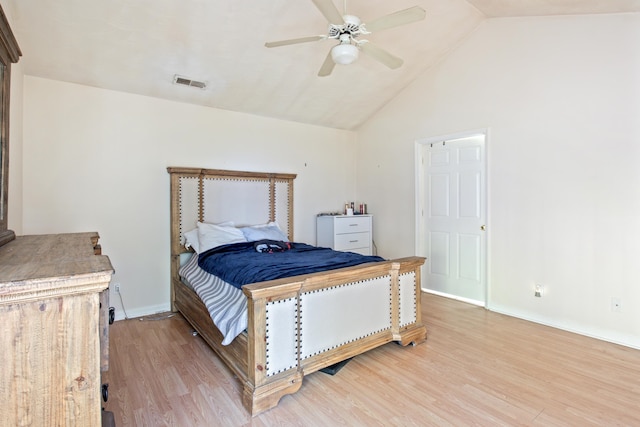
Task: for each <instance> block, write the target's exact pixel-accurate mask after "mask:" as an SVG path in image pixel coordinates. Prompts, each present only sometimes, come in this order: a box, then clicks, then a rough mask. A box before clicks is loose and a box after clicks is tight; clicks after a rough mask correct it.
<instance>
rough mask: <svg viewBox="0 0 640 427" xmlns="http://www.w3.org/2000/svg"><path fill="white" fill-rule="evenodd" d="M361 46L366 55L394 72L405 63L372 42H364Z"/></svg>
mask: <svg viewBox="0 0 640 427" xmlns="http://www.w3.org/2000/svg"><path fill="white" fill-rule="evenodd" d="M359 46H360V49H361V50H362V51H363V52H364V53H366V54H367V55H369V56H370V57H372V58H373V59H375V60H376V61H379V62H381V63H383V64H384V65H386V66H387V67H389V68H391V69H392V70H395V69H396V68H399V67H400V66H401V65H402V64H403V63H404V61H403V60H402V59H400V58H398V57H397V56H393V55H392V54H390V53H389V52H387V51H386V50H384V49H382V48H380V47H378V46H376V45H374V44H372V43H371V42H368V41H365V40H362V42H360V44H359Z"/></svg>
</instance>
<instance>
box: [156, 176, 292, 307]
mask: <svg viewBox="0 0 640 427" xmlns="http://www.w3.org/2000/svg"><path fill="white" fill-rule="evenodd" d="M167 171H168V172H169V174H170V176H171V219H170V221H171V303H172V306H173V299H174V289H173V283H174V282H173V281H174V280H179V278H178V269H179V268H180V254H182V253H184V252H187V250H186V249H185V247H184V233H185V232H187V231H189V230H192V229H194V228H195V227H196V223H197V222H198V221H200V222H210V223H221V222H225V221H233V222H234V223H235V225H236V226H243V225H255V224H263V223H266V222H270V221H276V222H277V223H278V225H279V226H280V227H281V228H282V230H283V231H284V232H285V233H286V234H287V236H288V237H289V239H290V240H293V239H294V236H293V180H294V179H295V178H296V175H295V174H285V173H266V172H242V171H229V170H220V169H201V168H181V167H168V168H167Z"/></svg>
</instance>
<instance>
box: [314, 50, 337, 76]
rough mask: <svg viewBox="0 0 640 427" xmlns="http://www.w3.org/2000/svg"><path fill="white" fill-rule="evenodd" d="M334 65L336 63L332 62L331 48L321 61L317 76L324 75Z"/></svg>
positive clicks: (327, 73) (331, 69) (330, 70)
mask: <svg viewBox="0 0 640 427" xmlns="http://www.w3.org/2000/svg"><path fill="white" fill-rule="evenodd" d="M335 66H336V63H335V62H333V58H331V50H329V53H328V54H327V57H326V58H325V60H324V62H323V63H322V67H320V71H318V76H319V77H326V76H328V75H329V74H331V72H332V71H333V67H335Z"/></svg>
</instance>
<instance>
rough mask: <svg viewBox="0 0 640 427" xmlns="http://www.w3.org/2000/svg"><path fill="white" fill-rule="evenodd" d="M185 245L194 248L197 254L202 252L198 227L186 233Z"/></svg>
mask: <svg viewBox="0 0 640 427" xmlns="http://www.w3.org/2000/svg"><path fill="white" fill-rule="evenodd" d="M184 247H185V248H187V249H189V248H192V249H193V250H194V251H195V252H196V253H197V254H199V253H200V241H199V240H198V229H197V228H194V229H193V230H191V231H187V232H186V233H184Z"/></svg>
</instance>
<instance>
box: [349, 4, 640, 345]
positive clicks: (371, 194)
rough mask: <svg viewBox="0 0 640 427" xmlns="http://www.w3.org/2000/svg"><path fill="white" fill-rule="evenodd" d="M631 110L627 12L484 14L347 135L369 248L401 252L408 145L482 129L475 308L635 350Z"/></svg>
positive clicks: (633, 52)
mask: <svg viewBox="0 0 640 427" xmlns="http://www.w3.org/2000/svg"><path fill="white" fill-rule="evenodd" d="M639 117H640V15H639V14H620V15H594V16H582V17H572V16H568V17H547V18H544V17H537V18H509V19H492V20H488V21H486V22H485V23H484V24H482V25H481V26H480V27H479V28H478V29H477V30H476V31H475V32H474V33H473V34H472V35H471V36H470V37H469V38H468V39H467V40H466V41H465V42H464V43H462V44H461V46H459V48H457V49H456V50H455V51H453V52H452V53H451V54H450V55H449V56H447V57H446V58H445V60H444V61H443V62H441V63H440V64H439V65H437V66H436V67H434V68H432V69H431V70H429V71H428V72H427V73H425V74H424V75H423V76H422V77H421V78H419V79H418V81H416V82H415V83H414V84H412V85H411V86H410V87H408V88H407V89H406V90H405V91H404V92H403V93H402V94H401V95H400V96H399V97H398V98H396V99H395V100H394V102H392V103H390V104H388V105H387V106H386V107H385V109H384V110H382V111H380V112H379V114H378V115H376V116H375V117H374V118H373V119H371V120H370V121H369V122H368V123H367V124H366V125H365V126H363V127H362V128H361V129H360V130H359V132H358V139H359V149H358V150H359V151H358V159H359V161H358V178H357V179H358V198H359V199H364V200H365V201H367V202H368V203H369V206H370V208H371V209H370V210H371V212H372V213H373V214H374V215H375V228H374V232H375V235H376V240H377V243H378V248H379V250H380V253H381V254H382V255H384V256H389V257H395V256H404V255H409V254H412V253H413V250H414V239H415V235H414V233H415V230H414V223H415V221H414V218H415V215H414V211H413V206H414V184H413V183H414V143H415V141H416V140H417V139H419V138H426V137H431V136H438V135H446V134H454V133H458V132H462V131H467V130H472V129H480V128H489V129H490V135H489V140H488V161H489V169H488V170H489V173H488V179H489V199H488V206H489V224H488V227H489V228H488V230H489V231H488V239H489V278H488V281H489V301H488V303H489V308H491V309H493V310H496V311H500V312H504V313H508V314H512V315H515V316H520V317H523V318H527V319H531V320H534V321H538V322H541V323H546V324H550V325H553V326H557V327H561V328H565V329H568V330H572V331H577V332H580V333H583V334H587V335H592V336H596V337H600V338H604V339H607V340H610V341H614V342H619V343H624V344H626V345H629V346H633V347H640V263H639V262H638V258H640V238H639V237H638V236H640V120H638V118H639ZM535 282H538V283H541V284H543V285H544V286H545V289H546V293H545V295H544V297H543V298H534V297H533V284H534V283H535ZM612 297H619V298H620V299H621V301H622V312H621V313H614V312H612V311H611V307H610V305H611V298H612Z"/></svg>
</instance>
